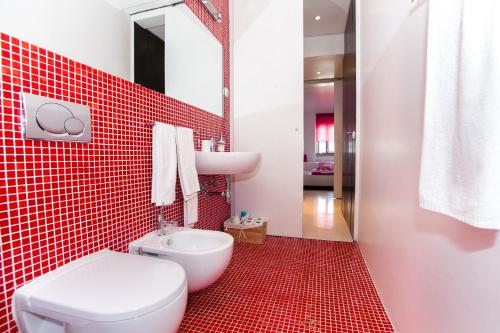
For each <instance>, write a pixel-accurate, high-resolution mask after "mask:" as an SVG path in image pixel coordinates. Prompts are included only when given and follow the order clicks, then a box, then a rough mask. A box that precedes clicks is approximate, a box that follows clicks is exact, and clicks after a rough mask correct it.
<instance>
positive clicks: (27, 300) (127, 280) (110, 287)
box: [13, 250, 187, 322]
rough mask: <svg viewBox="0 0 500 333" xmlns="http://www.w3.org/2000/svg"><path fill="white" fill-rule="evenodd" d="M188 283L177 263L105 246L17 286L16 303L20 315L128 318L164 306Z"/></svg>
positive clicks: (183, 291)
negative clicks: (116, 250) (111, 249)
mask: <svg viewBox="0 0 500 333" xmlns="http://www.w3.org/2000/svg"><path fill="white" fill-rule="evenodd" d="M186 285H187V282H186V274H185V272H184V269H183V268H182V267H181V266H180V265H179V264H177V263H175V262H173V261H169V260H158V259H155V258H147V257H142V256H135V255H130V254H124V253H118V252H113V251H109V250H103V251H99V252H96V253H94V254H91V255H88V256H86V257H83V258H80V259H78V260H75V261H73V262H71V263H69V264H67V265H64V266H62V267H60V268H58V269H56V270H54V271H52V272H50V273H47V274H45V275H43V276H40V277H38V278H36V279H35V280H33V281H31V282H30V283H28V284H26V285H25V286H23V287H21V288H20V289H18V290H16V292H15V294H14V301H15V304H13V306H14V310H15V311H14V312H15V313H23V312H29V313H33V314H36V315H41V316H47V318H51V319H55V320H61V319H63V318H73V319H75V320H77V321H92V322H117V321H126V320H130V319H134V318H138V317H141V316H145V315H147V314H149V313H152V312H154V311H156V310H158V309H161V308H164V307H165V306H167V305H168V304H170V303H171V302H173V301H174V300H176V299H178V298H179V297H180V296H182V293H186V290H187V287H186ZM183 311H184V310H182V312H183ZM58 317H59V318H58ZM16 321H17V320H16ZM62 321H66V320H62Z"/></svg>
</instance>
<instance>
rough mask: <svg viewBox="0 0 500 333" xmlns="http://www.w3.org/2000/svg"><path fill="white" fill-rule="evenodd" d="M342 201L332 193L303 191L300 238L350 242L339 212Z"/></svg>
mask: <svg viewBox="0 0 500 333" xmlns="http://www.w3.org/2000/svg"><path fill="white" fill-rule="evenodd" d="M341 207H342V200H341V199H334V198H333V191H311V190H305V191H304V208H303V216H302V236H303V237H304V238H310V239H320V240H331V241H339V242H352V236H351V233H350V232H349V228H348V226H347V223H346V221H345V219H344V216H343V215H342V211H341Z"/></svg>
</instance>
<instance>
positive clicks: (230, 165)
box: [195, 151, 260, 175]
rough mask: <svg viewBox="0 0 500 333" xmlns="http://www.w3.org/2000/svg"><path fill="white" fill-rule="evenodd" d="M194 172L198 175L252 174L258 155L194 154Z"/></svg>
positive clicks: (247, 153)
mask: <svg viewBox="0 0 500 333" xmlns="http://www.w3.org/2000/svg"><path fill="white" fill-rule="evenodd" d="M195 158H196V170H197V171H198V174H200V175H236V174H242V173H250V172H252V171H253V170H254V169H255V168H256V167H257V164H258V163H259V160H260V154H259V153H254V152H224V153H216V152H210V153H208V152H199V151H197V152H196V156H195Z"/></svg>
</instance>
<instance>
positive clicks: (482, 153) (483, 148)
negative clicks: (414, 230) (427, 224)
mask: <svg viewBox="0 0 500 333" xmlns="http://www.w3.org/2000/svg"><path fill="white" fill-rule="evenodd" d="M499 18H500V1H498V0H483V1H474V0H436V1H429V28H428V29H429V31H428V50H427V87H426V105H425V121H424V139H423V151H422V161H421V173H420V206H421V207H422V208H425V209H428V210H432V211H436V212H439V213H443V214H446V215H449V216H452V217H454V218H456V219H458V220H460V221H463V222H465V223H468V224H470V225H473V226H476V227H481V228H489V229H500V152H499V149H500V19H499Z"/></svg>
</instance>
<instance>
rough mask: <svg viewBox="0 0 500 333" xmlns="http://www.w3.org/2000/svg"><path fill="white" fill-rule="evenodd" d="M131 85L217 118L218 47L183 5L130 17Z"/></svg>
mask: <svg viewBox="0 0 500 333" xmlns="http://www.w3.org/2000/svg"><path fill="white" fill-rule="evenodd" d="M132 24H133V27H132V34H133V35H132V41H133V42H132V79H133V81H134V82H136V83H138V84H141V85H143V86H145V87H147V88H150V89H153V90H156V91H158V92H161V93H165V94H166V95H168V96H170V97H173V98H175V99H178V100H180V101H182V102H185V103H188V104H190V105H193V106H195V107H198V108H200V109H202V110H205V111H208V112H210V113H212V114H215V115H217V116H220V117H222V116H223V112H224V58H223V57H224V52H223V47H222V44H221V43H220V42H219V40H218V39H217V38H215V36H214V35H213V34H212V32H210V31H209V30H208V29H207V27H206V26H205V25H204V24H203V22H201V21H200V20H199V19H198V17H197V16H196V15H195V14H194V13H193V12H192V11H191V10H190V9H189V8H188V7H187V6H186V5H185V4H183V3H181V4H177V5H175V6H169V7H164V8H159V9H154V10H149V11H144V12H141V13H137V14H134V15H132Z"/></svg>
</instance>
